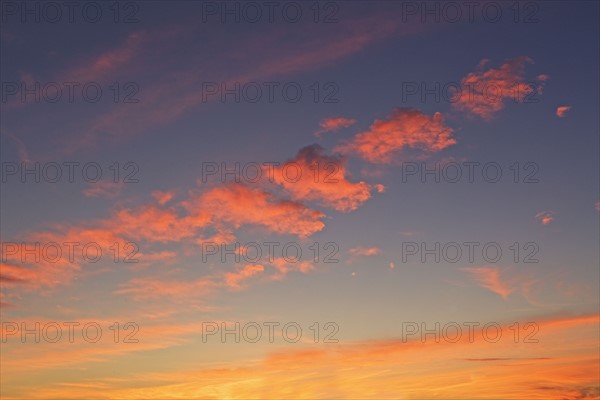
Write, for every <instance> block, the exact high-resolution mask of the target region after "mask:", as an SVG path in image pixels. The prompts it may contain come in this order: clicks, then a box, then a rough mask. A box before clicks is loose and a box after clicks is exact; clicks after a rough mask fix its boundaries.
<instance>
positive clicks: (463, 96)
mask: <svg viewBox="0 0 600 400" xmlns="http://www.w3.org/2000/svg"><path fill="white" fill-rule="evenodd" d="M488 63H489V60H486V59H484V60H481V62H480V63H479V65H478V66H477V71H476V72H471V73H469V74H468V75H467V76H466V77H464V78H463V79H462V80H461V93H460V96H458V97H457V101H456V102H454V103H453V106H454V107H455V108H456V109H458V110H460V111H466V112H468V113H470V114H473V115H477V116H479V117H481V118H483V119H486V120H489V119H491V118H492V116H493V115H494V114H495V113H497V112H498V111H500V110H502V109H503V108H504V102H505V101H506V100H507V99H513V100H514V101H516V102H522V101H525V99H526V98H527V96H529V95H531V94H532V93H534V92H537V93H541V90H542V86H543V82H545V81H546V80H547V79H548V76H547V75H539V76H538V78H537V80H538V82H540V83H539V85H538V86H536V87H534V85H533V84H532V83H528V82H526V81H525V80H524V76H525V65H526V64H529V63H533V60H531V59H530V58H529V57H524V56H523V57H518V58H514V59H512V60H508V61H507V62H505V63H504V64H502V65H501V66H500V68H498V69H494V68H490V69H488V70H484V67H485V66H486V65H487V64H488Z"/></svg>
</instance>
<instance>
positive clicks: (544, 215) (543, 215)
mask: <svg viewBox="0 0 600 400" xmlns="http://www.w3.org/2000/svg"><path fill="white" fill-rule="evenodd" d="M535 219H537V220H538V221H539V222H540V223H541V224H542V225H548V224H549V223H550V222H552V221H554V216H553V215H552V213H551V212H550V211H542V212H539V213H537V214H535Z"/></svg>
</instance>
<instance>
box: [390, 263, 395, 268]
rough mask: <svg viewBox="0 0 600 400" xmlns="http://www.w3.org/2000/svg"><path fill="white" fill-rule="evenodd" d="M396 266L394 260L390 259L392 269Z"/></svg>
mask: <svg viewBox="0 0 600 400" xmlns="http://www.w3.org/2000/svg"><path fill="white" fill-rule="evenodd" d="M394 268H396V264H394V262H393V261H390V269H394Z"/></svg>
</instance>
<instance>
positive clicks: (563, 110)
mask: <svg viewBox="0 0 600 400" xmlns="http://www.w3.org/2000/svg"><path fill="white" fill-rule="evenodd" d="M570 109H571V106H558V107H557V108H556V116H557V117H558V118H564V117H566V116H567V112H568V111H569V110H570Z"/></svg>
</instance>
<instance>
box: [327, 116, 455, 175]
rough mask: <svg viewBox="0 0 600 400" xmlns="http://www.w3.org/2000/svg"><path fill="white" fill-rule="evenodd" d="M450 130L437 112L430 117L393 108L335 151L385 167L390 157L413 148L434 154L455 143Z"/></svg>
mask: <svg viewBox="0 0 600 400" xmlns="http://www.w3.org/2000/svg"><path fill="white" fill-rule="evenodd" d="M452 132H453V129H452V128H449V127H448V126H446V125H444V118H443V117H442V114H441V113H435V114H434V115H433V116H431V117H430V116H428V115H426V114H423V113H422V112H420V111H419V110H415V109H412V108H396V109H394V110H393V112H392V115H391V116H390V117H389V118H388V119H385V120H376V121H375V122H373V124H372V125H371V127H370V128H369V130H368V131H366V132H362V133H359V134H357V135H356V136H355V137H354V139H352V140H351V141H350V142H348V143H345V144H342V145H340V146H338V147H337V148H336V151H339V152H341V153H357V154H359V155H360V156H361V157H362V158H364V159H365V160H367V161H369V162H372V163H382V164H389V163H391V162H392V161H393V156H394V155H396V154H398V153H400V152H402V151H404V150H406V149H413V150H418V151H421V152H423V153H435V152H439V151H441V150H443V149H445V148H446V147H448V146H451V145H453V144H455V143H456V140H455V139H454V138H453V137H452Z"/></svg>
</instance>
